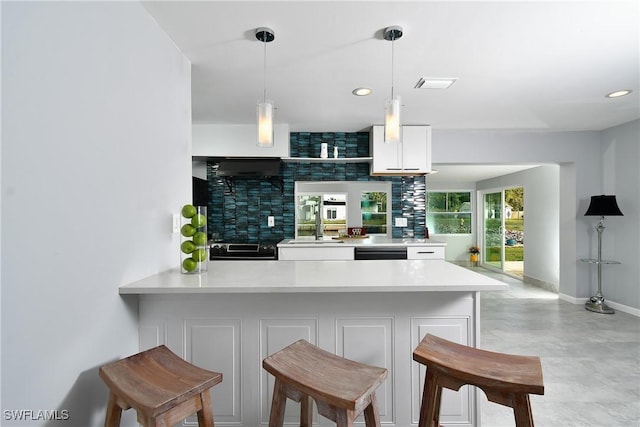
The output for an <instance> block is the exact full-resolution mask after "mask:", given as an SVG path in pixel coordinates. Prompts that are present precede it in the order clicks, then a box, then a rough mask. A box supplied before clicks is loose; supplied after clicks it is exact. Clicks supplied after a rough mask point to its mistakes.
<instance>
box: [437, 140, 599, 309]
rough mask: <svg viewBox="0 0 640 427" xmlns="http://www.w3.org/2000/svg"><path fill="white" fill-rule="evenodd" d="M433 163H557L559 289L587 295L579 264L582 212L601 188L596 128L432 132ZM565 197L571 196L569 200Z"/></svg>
mask: <svg viewBox="0 0 640 427" xmlns="http://www.w3.org/2000/svg"><path fill="white" fill-rule="evenodd" d="M432 147H433V163H445V164H446V163H452V164H464V163H469V164H473V163H485V164H496V163H497V164H499V163H506V164H511V163H513V164H522V163H529V164H558V165H560V194H559V198H560V200H561V202H560V205H559V209H560V211H559V218H561V220H560V221H561V224H560V239H559V240H560V241H559V244H560V248H559V265H560V273H559V275H560V293H561V294H562V295H566V296H567V298H569V299H572V298H573V299H576V298H587V297H588V296H589V295H590V292H591V290H590V287H589V284H588V283H589V282H588V280H589V277H588V271H587V270H585V269H578V268H577V257H579V255H578V254H584V250H585V248H587V247H588V245H589V237H588V234H587V230H588V229H589V227H590V224H589V223H588V222H587V221H585V219H584V217H583V216H581V215H580V216H579V215H577V214H576V212H584V210H586V207H587V205H588V202H589V199H590V196H591V195H593V194H594V193H593V192H594V191H596V193H597V191H599V189H600V186H601V184H600V181H601V180H600V176H601V169H602V166H601V158H600V132H596V131H584V132H525V131H495V132H490V131H438V130H434V131H433V146H432ZM567 200H569V201H571V202H570V203H569V202H567Z"/></svg>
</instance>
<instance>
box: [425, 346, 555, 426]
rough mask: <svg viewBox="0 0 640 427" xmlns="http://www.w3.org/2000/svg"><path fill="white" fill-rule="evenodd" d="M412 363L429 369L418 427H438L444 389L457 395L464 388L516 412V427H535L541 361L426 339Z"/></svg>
mask: <svg viewBox="0 0 640 427" xmlns="http://www.w3.org/2000/svg"><path fill="white" fill-rule="evenodd" d="M413 360H415V361H416V362H418V363H421V364H423V365H425V366H426V367H427V376H426V378H425V382H424V392H423V395H422V406H421V408H420V423H419V424H418V426H419V427H432V426H438V422H439V419H440V398H441V395H442V387H445V388H448V389H451V390H456V391H457V390H459V389H460V387H462V386H463V385H465V384H470V385H474V386H476V387H478V388H480V389H481V390H482V391H484V393H485V394H486V395H487V399H489V400H490V401H492V402H495V403H499V404H501V405H505V406H509V407H511V408H513V410H514V414H515V419H516V427H525V426H526V427H533V416H532V414H531V405H530V403H529V394H544V385H543V380H542V366H541V364H540V358H538V357H533V356H517V355H511V354H504V353H494V352H490V351H486V350H480V349H477V348H473V347H468V346H465V345H461V344H456V343H453V342H451V341H447V340H445V339H442V338H439V337H436V336H433V335H427V336H425V337H424V339H423V340H422V341H421V342H420V344H419V345H418V347H416V349H415V350H414V352H413Z"/></svg>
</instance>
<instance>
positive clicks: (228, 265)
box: [119, 260, 509, 294]
mask: <svg viewBox="0 0 640 427" xmlns="http://www.w3.org/2000/svg"><path fill="white" fill-rule="evenodd" d="M508 288H509V285H507V284H506V283H504V282H500V281H497V280H494V279H491V278H489V277H486V276H483V275H481V274H478V273H475V272H473V271H471V270H469V269H466V268H463V267H460V266H457V265H455V264H451V263H449V262H447V261H442V260H371V261H370V260H363V261H210V262H209V265H208V272H207V273H203V274H182V273H181V272H180V270H179V269H172V270H169V271H166V272H163V273H160V274H156V275H153V276H150V277H147V278H145V279H142V280H139V281H137V282H134V283H130V284H128V285H124V286H121V287H120V289H119V292H120V294H198V293H220V294H234V293H278V292H280V293H305V292H447V291H453V292H470V291H493V290H507V289H508Z"/></svg>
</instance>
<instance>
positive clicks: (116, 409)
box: [104, 392, 122, 427]
mask: <svg viewBox="0 0 640 427" xmlns="http://www.w3.org/2000/svg"><path fill="white" fill-rule="evenodd" d="M117 400H118V398H117V397H116V395H115V394H113V393H111V392H109V403H108V404H107V414H106V416H105V419H104V427H119V426H120V418H121V417H122V408H121V407H120V406H119V405H118V403H117Z"/></svg>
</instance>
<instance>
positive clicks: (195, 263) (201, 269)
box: [180, 205, 209, 274]
mask: <svg viewBox="0 0 640 427" xmlns="http://www.w3.org/2000/svg"><path fill="white" fill-rule="evenodd" d="M180 216H181V218H182V221H181V227H180V269H181V271H182V273H183V274H200V273H205V272H206V271H207V268H208V265H209V245H208V234H207V207H206V206H193V205H184V206H183V207H182V211H181V215H180Z"/></svg>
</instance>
